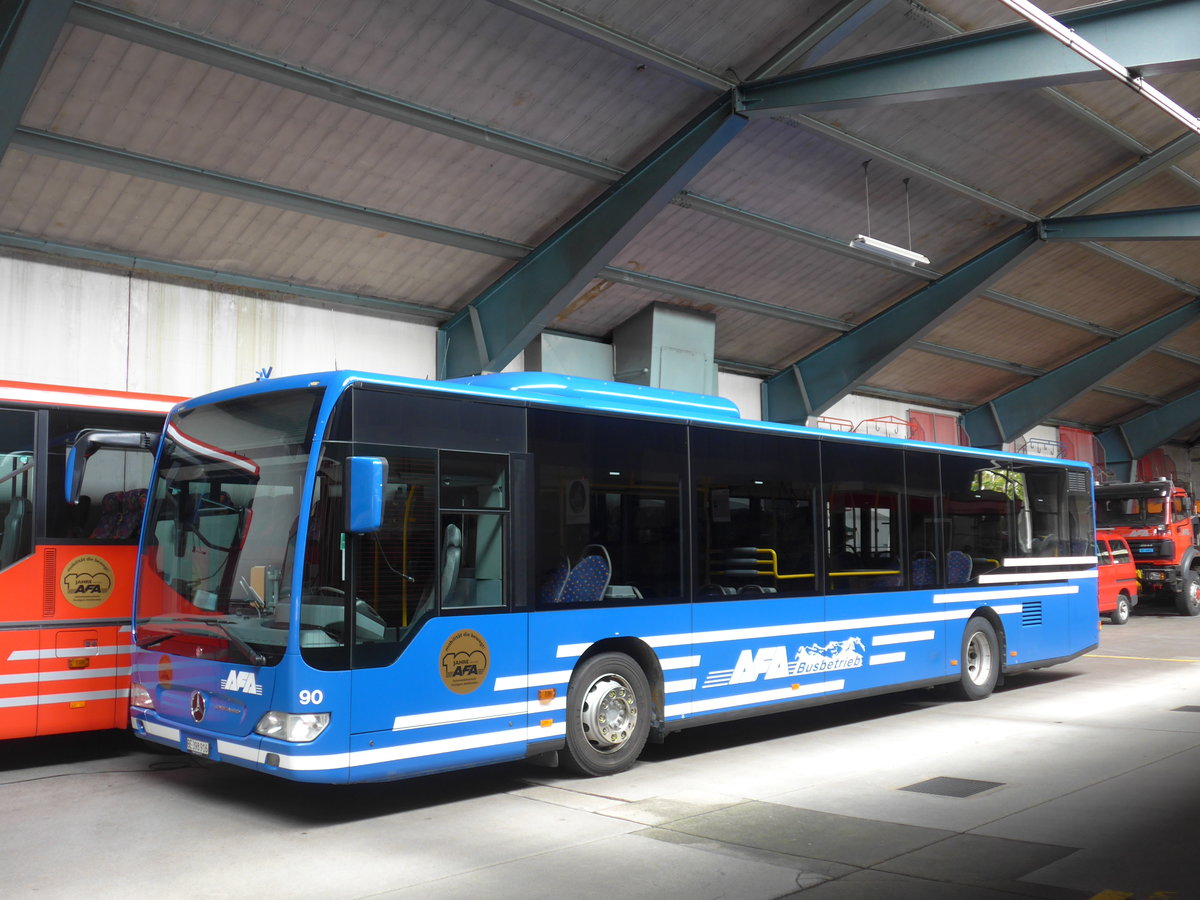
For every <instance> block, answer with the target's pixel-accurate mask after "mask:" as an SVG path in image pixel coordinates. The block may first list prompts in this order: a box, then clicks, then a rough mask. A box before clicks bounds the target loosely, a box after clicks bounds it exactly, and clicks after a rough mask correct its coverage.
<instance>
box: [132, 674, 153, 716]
mask: <svg viewBox="0 0 1200 900" xmlns="http://www.w3.org/2000/svg"><path fill="white" fill-rule="evenodd" d="M129 705H130V706H136V707H138V708H140V709H154V698H153V697H152V696H150V691H148V690H147V689H146V686H145V685H144V684H142V683H140V682H137V681H135V682H133V684H131V685H130V686H129Z"/></svg>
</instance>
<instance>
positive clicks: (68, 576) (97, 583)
mask: <svg viewBox="0 0 1200 900" xmlns="http://www.w3.org/2000/svg"><path fill="white" fill-rule="evenodd" d="M113 581H114V579H113V570H112V566H110V565H109V564H108V561H107V560H104V559H101V558H100V557H99V556H77V557H75V558H74V559H73V560H71V561H70V562H69V563H67V564H66V565H65V566H64V567H63V570H62V577H61V578H59V580H58V587H59V590H61V591H62V595H63V596H64V597H66V598H67V602H68V603H70V604H71V605H72V606H78V607H79V608H80V609H91V608H92V607H94V606H99V605H100V604H101V603H103V602H104V601H105V600H107V599H108V598H109V597H110V596H111V595H112V592H113Z"/></svg>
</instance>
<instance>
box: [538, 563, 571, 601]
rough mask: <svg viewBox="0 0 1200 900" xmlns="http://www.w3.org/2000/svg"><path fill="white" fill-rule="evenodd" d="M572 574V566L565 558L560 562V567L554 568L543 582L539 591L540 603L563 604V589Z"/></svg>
mask: <svg viewBox="0 0 1200 900" xmlns="http://www.w3.org/2000/svg"><path fill="white" fill-rule="evenodd" d="M570 574H571V564H570V563H569V562H568V561H567V558H566V557H565V556H564V557H563V558H562V559H560V560H559V562H558V565H557V566H556V567H555V568H554V571H553V572H551V573H550V574H549V575H548V576H547V577H546V580H545V581H543V582H542V586H541V588H540V589H539V590H538V603H539V604H546V603H562V592H563V587H564V586H565V585H566V583H567V577H568V576H569V575H570Z"/></svg>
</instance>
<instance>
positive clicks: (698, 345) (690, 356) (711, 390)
mask: <svg viewBox="0 0 1200 900" xmlns="http://www.w3.org/2000/svg"><path fill="white" fill-rule="evenodd" d="M716 341H717V322H716V319H715V318H714V317H713V316H710V315H706V314H704V313H700V312H696V311H695V310H689V309H680V308H679V307H677V306H668V305H667V304H665V303H652V304H650V305H649V306H647V307H645V308H644V309H643V310H642V311H641V312H639V313H637V314H636V315H633V316H631V317H629V318H628V319H626V320H625V322H624V323H623V324H621V325H618V326H617V327H616V329H615V330H614V331H613V368H614V369H615V379H616V380H617V381H624V382H626V383H628V384H644V385H648V386H650V387H657V388H667V389H669V390H673V391H691V392H692V393H696V394H716V393H717V367H716V364H715V362H714V358H713V357H714V353H715V351H716Z"/></svg>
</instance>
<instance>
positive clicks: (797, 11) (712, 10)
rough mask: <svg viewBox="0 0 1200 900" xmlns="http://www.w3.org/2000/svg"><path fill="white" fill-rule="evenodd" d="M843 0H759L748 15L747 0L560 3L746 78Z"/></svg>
mask: <svg viewBox="0 0 1200 900" xmlns="http://www.w3.org/2000/svg"><path fill="white" fill-rule="evenodd" d="M838 2H839V0H757V2H756V3H755V4H754V14H753V15H747V14H746V12H747V10H746V5H745V3H744V2H743V0H689V2H679V0H674V2H671V0H667V2H658V3H646V2H645V0H577V2H567V3H556V4H555V5H556V6H561V7H563V8H565V9H569V10H571V11H572V12H575V13H578V14H579V15H580V16H582V17H583V18H584V19H587V20H589V21H592V22H597V23H599V24H600V25H603V26H604V27H606V28H610V29H612V30H614V31H618V32H620V33H622V34H625V35H627V36H629V37H632V38H635V39H637V40H639V41H641V42H643V43H647V44H650V45H651V46H654V47H657V48H659V49H660V50H664V51H666V52H668V53H671V54H673V55H675V56H677V57H680V58H682V59H686V60H688V61H689V62H691V63H693V64H694V65H697V66H699V67H701V68H703V69H707V70H709V71H712V72H716V73H718V74H722V75H724V76H725V77H734V76H732V75H730V74H729V73H728V72H727V71H726V70H727V69H728V68H732V69H734V71H736V72H737V74H738V75H740V76H741V77H742V78H747V77H749V75H750V74H751V72H753V71H754V70H755V69H757V68H758V67H759V66H760V65H762V63H764V62H766V60H767V59H768V58H769V57H770V56H771V55H773V54H774V53H775V51H776V50H778V49H779V46H780V45H781V44H782V43H783V42H784V41H786V40H789V39H791V38H792V37H794V36H796V35H799V34H802V33H803V32H804V31H805V30H806V29H807V28H808V26H809V25H810V24H811V23H812V22H813V21H815V20H816V19H817V18H819V17H820V16H822V15H824V13H825V12H826V11H827V10H829V9H830V8H832V7H834V6H836V5H838Z"/></svg>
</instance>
